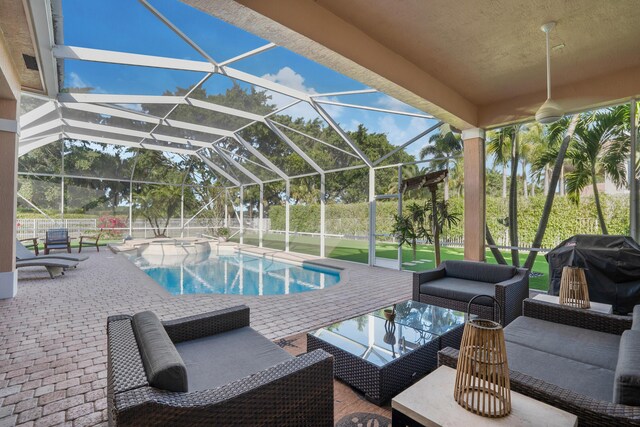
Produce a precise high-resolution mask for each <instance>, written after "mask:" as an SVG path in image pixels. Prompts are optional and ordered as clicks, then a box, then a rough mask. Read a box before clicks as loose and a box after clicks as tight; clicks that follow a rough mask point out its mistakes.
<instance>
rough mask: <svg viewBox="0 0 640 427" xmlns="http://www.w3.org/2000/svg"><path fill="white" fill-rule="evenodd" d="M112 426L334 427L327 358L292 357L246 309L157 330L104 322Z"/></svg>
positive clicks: (146, 317) (140, 322)
mask: <svg viewBox="0 0 640 427" xmlns="http://www.w3.org/2000/svg"><path fill="white" fill-rule="evenodd" d="M107 337H108V379H107V381H108V382H107V401H108V411H109V424H110V425H112V426H115V425H118V426H141V425H145V426H187V425H188V426H210V425H243V426H270V425H279V426H333V357H332V356H331V355H329V354H328V353H326V352H324V351H322V350H317V351H313V352H310V353H307V354H304V355H301V356H299V357H293V356H291V355H289V354H288V353H286V352H285V351H284V350H282V349H281V348H280V347H278V346H277V345H276V344H274V343H273V342H271V341H269V340H268V339H266V338H265V337H264V336H262V335H260V334H259V333H258V332H256V331H255V330H253V329H252V328H250V327H249V308H248V307H245V306H238V307H233V308H229V309H225V310H220V311H216V312H211V313H206V314H202V315H197V316H192V317H187V318H183V319H178V320H173V321H168V322H160V321H159V320H158V319H157V317H156V316H155V315H154V314H153V313H151V312H143V313H138V314H136V315H134V316H128V315H121V316H112V317H109V319H108V321H107Z"/></svg>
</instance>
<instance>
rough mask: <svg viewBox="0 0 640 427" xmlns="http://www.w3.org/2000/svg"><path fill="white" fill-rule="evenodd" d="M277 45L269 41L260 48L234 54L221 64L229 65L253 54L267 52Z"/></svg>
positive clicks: (222, 65)
mask: <svg viewBox="0 0 640 427" xmlns="http://www.w3.org/2000/svg"><path fill="white" fill-rule="evenodd" d="M276 46H277V45H276V44H275V43H268V44H266V45H264V46H260V47H259V48H256V49H253V50H250V51H249V52H245V53H243V54H240V55H238V56H234V57H233V58H231V59H227V60H226V61H222V62H221V63H220V64H219V65H220V66H221V67H224V66H225V65H229V64H231V63H233V62H237V61H241V60H243V59H246V58H249V57H251V56H254V55H258V54H260V53H262V52H266V51H267V50H271V49H273V48H274V47H276Z"/></svg>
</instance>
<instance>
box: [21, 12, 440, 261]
mask: <svg viewBox="0 0 640 427" xmlns="http://www.w3.org/2000/svg"><path fill="white" fill-rule="evenodd" d="M139 2H140V3H141V4H142V5H144V6H145V7H146V8H147V9H148V10H149V11H150V12H151V13H152V14H153V15H154V16H155V17H156V18H157V19H158V20H159V21H160V22H162V23H163V24H164V25H165V26H167V27H168V28H169V29H170V30H171V31H173V32H174V33H175V34H176V35H177V36H179V37H180V38H181V39H182V40H184V41H185V42H186V43H187V44H188V45H189V46H191V47H192V48H193V49H195V50H196V51H197V52H198V53H199V54H200V55H202V57H203V58H204V59H205V60H206V61H194V60H183V59H175V58H168V57H159V56H151V55H142V54H134V53H125V52H117V51H109V50H102V49H93V48H83V47H76V46H66V45H64V44H63V43H62V31H61V28H58V27H57V25H58V24H57V23H55V22H54V19H53V15H52V13H51V7H52V6H53V8H54V10H57V11H58V14H60V13H59V11H60V10H61V8H60V3H59V0H53V1H52V2H51V3H50V2H49V1H44V2H37V3H34V2H32V7H33V8H34V11H33V12H34V13H33V16H34V21H35V22H34V31H35V33H36V35H37V36H38V37H39V39H40V40H41V41H42V42H41V44H40V46H41V50H44V51H50V52H51V56H50V58H46V57H47V55H43V57H45V59H43V62H46V64H41V69H42V72H43V76H44V80H45V83H46V86H47V89H48V96H44V97H42V96H40V95H36V94H33V93H28V92H23V95H24V96H25V97H39V98H41V99H42V101H43V104H42V105H40V106H38V107H36V108H35V109H33V110H32V111H29V112H27V113H25V114H23V115H22V116H21V118H20V132H21V135H20V143H19V155H20V156H22V155H24V154H26V153H28V152H29V151H31V150H33V149H36V148H39V147H42V146H44V145H47V144H50V143H53V142H57V141H59V140H61V139H62V140H63V141H64V140H65V139H69V140H86V141H92V142H98V143H104V144H113V145H120V146H127V147H134V148H138V149H150V150H159V151H163V152H169V153H175V154H178V155H181V156H195V157H197V158H198V159H199V160H201V161H203V162H204V163H205V164H206V165H207V166H208V167H209V168H211V170H212V172H213V173H214V174H215V175H216V176H217V177H218V178H222V179H223V180H224V181H227V182H229V183H230V185H228V186H226V190H225V193H226V194H228V191H229V190H231V189H239V192H240V195H241V206H243V205H244V203H243V200H242V198H243V196H244V190H245V189H246V188H247V187H250V186H254V185H257V186H259V188H260V202H259V229H258V236H259V237H258V241H259V246H260V247H262V245H263V237H264V230H263V224H264V221H263V219H264V206H263V205H264V197H263V195H264V185H265V184H267V183H271V182H278V181H284V183H285V212H286V215H285V216H286V219H285V223H286V230H285V250H286V251H287V252H288V251H289V249H290V234H291V233H290V214H289V213H290V200H289V199H290V183H291V180H292V179H296V178H302V177H307V176H318V175H319V176H320V233H319V234H320V256H323V257H324V256H325V246H326V245H325V236H326V226H325V208H326V200H325V182H326V174H330V173H337V172H342V171H347V170H353V169H361V168H367V169H368V171H369V192H368V193H369V194H368V202H369V206H370V209H369V217H370V226H369V236H368V238H369V264H371V265H373V264H374V263H375V238H376V235H375V201H376V194H375V171H376V170H379V169H383V168H398V175H399V181H401V180H402V166H404V165H409V164H420V163H428V162H431V161H434V160H440V159H427V160H419V161H415V162H411V163H400V164H393V165H388V164H383V162H384V161H385V160H387V159H388V158H389V157H391V156H392V155H394V154H395V153H397V152H399V151H401V150H404V149H405V148H407V147H409V146H410V145H411V144H413V143H415V142H416V141H418V140H420V139H422V138H424V137H425V136H427V135H429V134H430V133H432V132H436V131H438V129H439V128H440V127H441V126H442V125H443V124H444V123H443V122H442V121H436V123H435V124H434V125H433V126H430V127H429V128H428V129H426V130H423V131H422V132H420V133H418V134H417V135H415V136H414V137H412V138H410V139H408V140H407V141H406V142H404V143H403V144H401V145H399V146H396V147H395V148H394V149H393V150H392V151H390V152H389V153H386V154H385V155H383V156H381V157H380V158H378V159H376V160H375V161H372V160H371V159H369V158H368V157H367V156H366V154H365V153H364V152H363V151H362V150H361V149H360V148H359V147H358V146H357V145H356V144H355V143H354V142H353V141H351V140H350V138H349V136H348V134H347V132H345V131H344V129H342V127H341V126H340V124H339V123H337V122H336V121H335V120H334V119H333V118H332V116H331V114H329V112H328V111H327V109H326V106H338V107H346V108H357V109H361V110H369V111H375V112H380V113H389V114H395V115H403V116H411V117H420V118H424V119H431V120H434V121H435V120H436V119H435V118H434V117H433V116H431V115H428V114H421V113H415V112H407V111H399V110H391V109H384V108H377V107H371V106H364V105H356V104H348V103H343V102H336V101H332V100H328V99H326V98H328V97H335V96H346V95H355V94H366V93H380V92H378V91H377V90H375V89H363V90H352V91H342V92H331V93H320V94H309V93H305V92H302V91H299V90H296V89H292V88H289V87H287V86H284V85H281V84H278V83H275V82H272V81H270V80H267V79H264V78H261V77H258V76H255V75H252V74H249V73H246V72H243V71H240V70H237V69H234V68H233V67H231V65H232V64H233V63H235V62H237V61H240V60H243V59H246V58H249V57H252V56H255V55H260V54H261V53H263V52H267V51H269V50H271V49H273V48H274V47H276V45H275V44H274V43H267V44H265V45H263V46H261V47H258V48H256V49H253V50H250V51H246V52H244V53H241V54H239V55H237V56H235V57H233V58H231V59H228V60H226V61H223V62H216V61H215V60H214V59H213V58H212V57H211V56H210V55H208V54H207V52H206V51H205V50H204V49H202V48H201V47H200V46H199V45H198V44H197V43H195V42H194V41H193V40H191V39H190V38H189V37H188V36H187V35H186V34H185V33H183V32H182V31H181V30H180V29H179V28H178V27H177V26H176V25H174V24H173V23H172V22H171V21H170V20H169V19H168V18H167V17H166V16H164V15H163V14H162V13H161V12H160V11H158V10H157V9H156V8H154V7H153V6H152V5H151V4H150V3H149V2H148V1H147V0H139ZM54 34H55V37H54V36H53V35H54ZM47 41H48V42H49V46H53V47H52V48H51V49H46V44H47ZM56 42H59V44H58V43H56ZM43 48H44V49H43ZM48 59H50V61H49V60H48ZM65 59H69V60H80V61H91V62H99V63H106V64H119V65H129V66H144V67H150V68H164V69H169V70H175V71H194V72H200V73H205V77H204V78H202V79H201V80H200V81H199V82H198V83H197V84H196V85H195V86H193V87H192V88H191V90H190V91H189V92H188V93H187V94H186V95H185V96H149V95H114V94H97V93H60V92H59V88H60V87H61V86H62V84H61V81H62V79H61V77H62V76H61V75H59V74H58V70H59V69H60V68H59V67H58V65H59V63H58V61H64V60H65ZM215 74H220V75H224V76H226V77H229V78H232V79H234V80H239V81H242V82H245V83H248V84H251V85H254V86H257V87H260V88H264V89H266V90H269V91H273V92H276V93H279V94H282V95H286V96H288V97H290V98H292V99H293V101H292V103H290V104H288V105H285V106H282V107H281V108H278V109H276V110H275V111H272V112H270V113H268V114H265V115H257V114H254V113H251V112H247V111H242V110H238V109H234V108H230V107H226V106H223V105H219V104H214V103H211V102H208V101H202V100H198V99H195V98H191V97H190V95H191V93H192V92H193V91H194V90H195V89H197V88H199V87H201V86H202V85H203V84H204V83H205V82H206V81H207V79H209V78H210V77H211V76H213V75H215ZM301 102H305V103H307V104H308V105H310V106H311V108H313V110H314V111H315V113H317V115H318V116H319V117H321V118H322V120H323V121H324V122H325V124H326V126H328V127H329V128H331V129H332V130H333V131H334V132H336V133H337V134H338V135H339V136H340V138H341V139H342V141H343V142H344V143H345V144H346V145H347V146H348V147H349V148H350V149H351V150H352V151H353V154H355V156H357V157H358V158H359V160H360V161H361V162H362V164H360V165H355V166H349V167H338V168H334V169H323V168H321V167H320V166H319V165H318V164H317V163H316V162H315V161H314V160H313V159H312V158H311V157H310V156H309V155H307V153H306V152H305V150H304V149H303V148H301V147H299V146H297V145H296V144H295V143H294V142H293V141H292V140H291V139H290V138H288V137H287V135H286V134H285V133H284V132H282V130H281V128H280V126H281V125H280V124H278V123H277V122H275V121H273V120H272V119H271V117H272V116H274V115H276V114H278V113H280V112H282V111H284V110H286V109H288V108H290V107H292V106H294V105H295V104H298V103H301ZM116 104H165V105H172V107H171V109H170V110H169V112H168V113H166V114H165V116H164V117H159V116H152V115H149V114H146V113H139V112H134V111H130V110H126V109H123V108H120V107H118V106H117V105H116ZM180 105H191V106H195V107H198V108H204V109H207V110H210V111H215V112H218V113H223V114H227V115H231V116H235V117H240V118H243V119H246V120H250V123H249V124H247V125H245V126H242V127H240V128H238V129H235V130H231V131H230V130H224V129H218V128H214V127H210V126H203V125H196V124H191V123H186V122H178V121H175V120H170V119H168V117H169V115H170V114H171V113H172V112H173V111H174V110H175V109H176V108H177V107H178V106H180ZM65 110H79V111H85V112H90V113H94V114H103V115H108V116H111V117H119V118H122V119H127V120H136V121H142V122H145V123H149V124H151V125H153V129H152V130H151V131H149V132H141V131H138V130H132V129H126V128H118V127H113V126H108V125H101V124H96V123H93V122H90V121H86V122H83V121H82V120H69V119H67V118H65V114H64V111H65ZM47 115H49V116H52V118H51V119H50V120H48V121H46V122H44V123H42V120H41V119H42V118H43V117H45V116H47ZM255 123H263V124H264V125H266V126H267V127H268V128H269V129H270V130H271V131H272V132H273V134H275V135H276V136H277V137H278V138H279V140H280V141H281V142H283V143H285V144H286V145H287V146H288V147H289V148H290V149H291V150H293V151H294V152H295V153H297V154H298V155H299V156H300V157H302V158H303V159H304V161H305V162H306V163H307V164H308V165H309V166H310V167H311V169H313V172H311V173H306V174H299V175H291V176H290V175H287V174H286V173H285V172H284V171H283V170H282V169H280V168H278V167H277V166H276V165H275V164H273V163H272V162H271V161H269V159H268V158H267V157H266V156H264V155H263V154H262V153H260V152H259V151H258V150H257V149H256V148H255V147H253V146H252V145H251V144H250V143H249V142H247V141H245V140H244V139H243V138H242V136H241V135H240V134H239V133H240V131H242V130H243V129H244V128H245V127H248V126H251V125H253V124H255ZM161 125H163V126H172V127H176V128H180V129H184V130H187V131H195V132H199V133H203V134H210V135H211V136H213V137H215V139H214V140H213V141H196V140H194V139H190V138H189V139H188V138H180V137H173V136H168V135H163V134H160V133H159V132H156V129H158V128H159V126H161ZM91 132H94V133H95V132H103V133H109V134H110V135H109V137H104V136H96V135H95V134H93V135H92V134H91ZM303 135H304V136H305V137H307V138H311V139H315V138H314V137H313V136H310V135H306V134H303ZM124 137H128V138H139V141H138V142H137V143H134V142H132V141H131V139H125V138H124ZM225 138H232V139H233V140H235V141H236V142H237V143H238V144H239V145H240V146H242V147H243V148H244V149H246V150H247V151H249V152H250V153H251V154H252V155H254V156H255V157H257V158H258V159H259V160H260V161H261V162H262V164H263V165H264V166H266V167H267V168H268V169H269V170H270V171H271V172H273V174H275V175H276V176H278V178H277V179H272V180H262V179H260V178H259V177H258V176H256V175H255V174H253V173H252V172H251V171H249V170H247V169H246V168H244V167H243V166H242V165H241V164H240V163H239V162H236V161H235V160H234V159H233V158H231V157H230V156H229V155H226V154H225V153H223V152H221V151H220V149H219V148H218V147H217V145H216V144H217V143H218V142H220V141H221V140H223V139H225ZM320 142H322V141H320ZM167 143H169V144H171V145H167ZM323 143H325V144H327V145H329V146H330V147H333V148H334V149H339V148H338V147H335V146H333V145H331V144H329V143H327V142H323ZM162 144H164V145H162ZM208 148H211V149H214V150H216V152H217V153H218V155H220V156H221V157H222V158H224V160H225V161H226V165H225V168H226V167H229V166H231V167H232V168H233V170H234V173H229V171H228V170H227V169H225V168H223V167H222V165H219V164H215V163H214V162H212V161H211V160H210V159H208V158H207V157H205V156H204V155H203V152H204V150H206V149H208ZM134 172H135V164H134V168H133V170H132V172H131V177H130V179H129V181H128V182H129V185H130V186H133V184H134V183H138V182H140V183H152V184H159V183H157V182H144V181H139V180H134V179H133V177H134ZM20 174H21V175H36V176H37V175H43V174H38V173H28V174H26V173H20ZM236 174H237V175H236ZM44 175H46V174H44ZM56 176H57V177H60V178H61V181H62V186H64V178H66V177H69V178H72V177H73V176H71V175H66V174H65V172H64V169H63V170H62V174H57V175H56ZM238 176H243V177H245V178H248V179H249V181H250V183H249V184H246V183H243V182H241V181H240V180H239V179H238V178H237V177H238ZM80 178H84V179H92V177H89V176H82V177H80ZM93 179H108V178H104V177H98V176H95V177H93ZM118 181H120V182H126V181H124V180H118ZM162 184H163V185H177V184H175V183H174V184H169V183H166V184H165V183H162ZM184 187H185V183H184V180H183V183H182V188H183V191H184ZM393 196H395V197H396V198H397V200H398V212H399V213H401V211H402V197H401V196H400V195H399V194H395V195H391V197H393ZM62 197H63V198H64V191H62ZM132 197H133V196H132V193H131V194H130V199H129V227H130V228H131V224H132V220H133V217H132V212H131V209H132V205H133V203H132V200H131V198H132ZM387 197H388V196H387ZM62 204H63V202H62ZM225 204H226V203H225ZM61 207H62V208H63V206H62V205H61ZM238 211H239V212H238V213H239V216H240V218H239V220H240V221H239V223H240V243H241V244H242V243H243V240H244V219H243V215H244V208H241V209H239V210H238ZM181 224H182V232H183V231H184V225H185V218H184V211H183V209H181ZM130 232H131V229H130ZM401 264H402V252H401V248H398V268H401Z"/></svg>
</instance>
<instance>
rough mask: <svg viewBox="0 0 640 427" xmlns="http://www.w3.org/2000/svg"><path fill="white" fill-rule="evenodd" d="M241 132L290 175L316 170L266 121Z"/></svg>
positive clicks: (244, 137)
mask: <svg viewBox="0 0 640 427" xmlns="http://www.w3.org/2000/svg"><path fill="white" fill-rule="evenodd" d="M239 134H240V136H242V138H243V139H244V140H245V141H247V142H248V143H250V144H251V145H252V146H253V147H254V148H256V149H257V150H258V151H259V152H260V153H261V154H262V155H264V156H265V157H267V158H268V159H269V160H271V162H273V164H275V165H276V166H277V167H279V168H280V169H281V170H282V171H283V172H284V173H285V174H287V175H288V176H293V175H300V174H305V173H311V172H316V171H315V169H313V167H312V166H311V165H309V163H307V162H306V161H305V160H304V159H303V158H302V157H300V155H299V154H297V153H296V152H295V151H294V149H293V148H291V147H290V146H289V145H288V144H287V143H286V142H284V141H283V140H281V139H280V138H279V137H278V136H277V135H276V134H275V133H273V131H271V129H269V128H268V127H267V126H266V125H265V124H264V123H255V124H253V125H251V126H249V127H247V128H246V129H243V130H242V131H240V132H239Z"/></svg>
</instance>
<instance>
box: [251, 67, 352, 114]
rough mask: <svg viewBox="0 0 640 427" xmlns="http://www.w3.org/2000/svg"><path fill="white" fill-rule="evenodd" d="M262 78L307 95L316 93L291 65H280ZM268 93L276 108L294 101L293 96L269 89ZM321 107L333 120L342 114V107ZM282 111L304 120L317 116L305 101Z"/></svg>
mask: <svg viewBox="0 0 640 427" xmlns="http://www.w3.org/2000/svg"><path fill="white" fill-rule="evenodd" d="M262 78H263V79H265V80H269V81H270V82H274V83H278V84H281V85H283V86H286V87H288V88H290V89H294V90H297V91H300V92H303V93H306V94H309V95H315V94H317V93H318V91H317V90H316V89H315V88H313V87H310V86H307V85H306V84H305V78H304V77H303V76H302V75H301V74H298V73H297V72H296V71H295V70H294V69H293V68H291V67H282V68H280V69H279V70H278V72H277V73H275V74H265V75H263V76H262ZM269 95H270V96H271V102H272V103H274V104H275V105H276V107H278V108H281V107H284V106H286V105H289V104H290V103H291V102H293V101H294V99H293V98H291V97H289V96H286V95H282V94H280V93H278V92H272V91H269ZM323 99H328V98H323ZM334 101H336V99H334ZM322 108H324V109H325V111H326V112H327V113H328V114H329V115H330V116H331V117H332V118H333V119H334V120H337V119H338V117H339V116H340V115H341V114H342V108H338V107H334V106H332V105H323V106H322ZM284 113H285V114H288V115H290V116H291V117H293V118H297V117H303V118H304V119H305V120H313V119H315V118H317V117H318V114H317V113H316V112H315V110H312V109H311V108H310V107H309V105H308V104H307V103H305V102H300V103H298V104H296V105H294V106H293V107H291V108H288V109H287V110H286V111H284Z"/></svg>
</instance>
